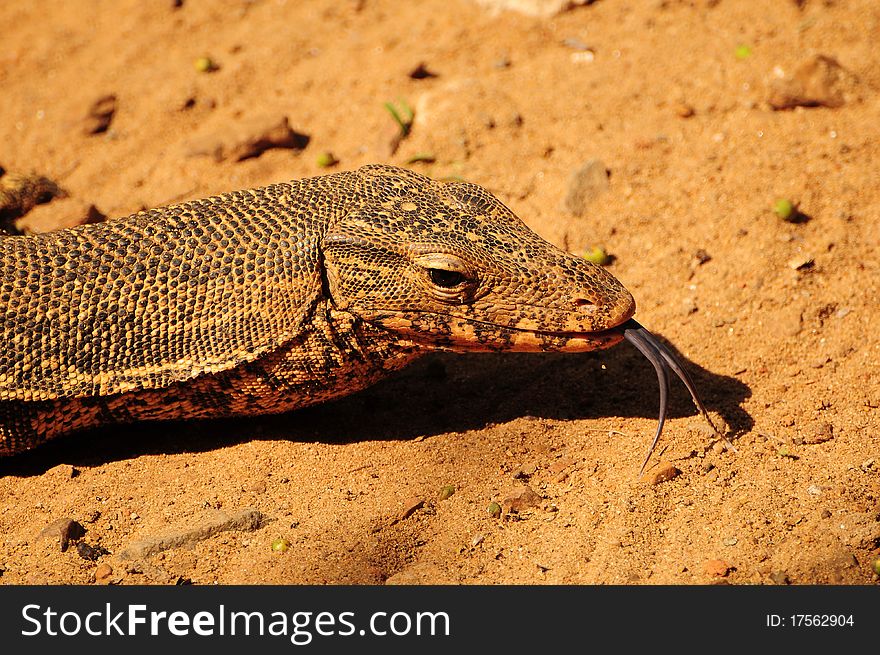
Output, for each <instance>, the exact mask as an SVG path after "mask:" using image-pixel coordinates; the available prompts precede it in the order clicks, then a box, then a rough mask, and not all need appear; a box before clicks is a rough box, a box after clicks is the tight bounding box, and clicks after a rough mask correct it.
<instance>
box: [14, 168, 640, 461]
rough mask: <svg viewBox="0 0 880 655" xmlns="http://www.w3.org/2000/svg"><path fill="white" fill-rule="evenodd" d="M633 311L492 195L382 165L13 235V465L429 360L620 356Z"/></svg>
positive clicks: (332, 389) (623, 297)
mask: <svg viewBox="0 0 880 655" xmlns="http://www.w3.org/2000/svg"><path fill="white" fill-rule="evenodd" d="M438 271H439V273H440V275H439V277H438ZM438 280H439V281H438ZM633 311H634V304H633V301H632V296H631V295H630V294H629V293H628V292H627V291H626V289H624V288H623V286H622V285H621V284H620V283H619V282H618V281H617V280H616V279H615V278H614V277H612V276H611V275H610V274H609V273H608V272H607V271H605V270H604V269H602V268H600V267H597V266H594V265H592V264H590V263H589V262H586V261H584V260H582V259H580V258H577V257H574V256H572V255H570V254H568V253H564V252H563V251H561V250H559V249H557V248H555V247H553V246H552V245H551V244H549V243H547V242H546V241H544V240H543V239H541V238H540V237H538V236H537V235H536V234H535V233H534V232H532V231H531V230H529V229H528V228H527V227H526V226H525V224H524V223H522V221H520V220H519V219H518V218H517V217H516V216H514V215H513V214H512V213H511V212H510V211H509V210H508V209H507V208H506V207H504V206H503V205H502V204H501V203H500V202H498V201H497V200H496V199H495V198H494V197H493V196H492V195H491V194H489V193H488V192H486V191H485V190H483V189H481V188H480V187H478V186H476V185H473V184H466V183H440V182H434V181H432V180H430V179H428V178H426V177H424V176H421V175H418V174H416V173H413V172H411V171H406V170H402V169H397V168H393V167H389V166H382V165H373V166H366V167H363V168H361V169H359V170H358V171H354V172H344V173H338V174H335V175H328V176H323V177H318V178H312V179H308V180H301V181H295V182H290V183H285V184H276V185H272V186H269V187H265V188H261V189H253V190H246V191H238V192H234V193H229V194H225V195H220V196H216V197H213V198H207V199H204V200H197V201H193V202H186V203H182V204H178V205H173V206H169V207H164V208H161V209H153V210H148V211H144V212H140V213H137V214H134V215H132V216H129V217H128V218H122V219H116V220H113V221H108V222H106V223H103V224H99V225H87V226H82V227H78V228H73V229H68V230H61V231H58V232H54V233H49V234H42V235H34V236H0V334H2V335H3V336H4V344H3V348H2V349H0V455H8V454H13V453H15V452H20V451H22V450H27V449H29V448H31V447H33V446H35V445H38V444H40V443H42V442H44V441H46V440H47V439H50V438H52V437H54V436H57V435H60V434H65V433H68V432H72V431H76V430H80V429H83V428H88V427H94V426H100V425H105V424H111V423H126V422H131V421H138V420H159V419H177V418H185V417H190V418H209V417H217V416H234V415H256V414H265V413H277V412H282V411H288V410H291V409H295V408H297V407H303V406H305V405H308V404H313V403H316V402H322V401H324V400H327V399H330V398H333V397H336V396H340V395H344V394H348V393H352V392H354V391H357V390H359V389H361V388H363V387H365V386H367V385H369V384H372V383H373V382H375V381H376V380H378V379H380V378H381V377H383V376H385V375H387V374H388V373H389V372H391V371H393V370H396V369H398V368H400V367H401V366H404V365H405V364H407V363H408V362H410V361H412V359H414V358H415V357H418V356H419V355H421V354H423V353H424V352H426V351H427V350H429V349H446V350H455V351H479V350H512V351H548V350H566V351H584V350H593V349H596V348H604V347H607V346H609V345H613V344H614V343H617V342H618V341H620V339H621V338H622V336H621V333H620V331H619V330H615V329H614V328H616V327H617V326H619V325H620V324H621V323H623V322H624V321H626V320H627V319H628V318H629V317H630V316H631V315H632V313H633Z"/></svg>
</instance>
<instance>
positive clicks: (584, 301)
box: [574, 298, 596, 307]
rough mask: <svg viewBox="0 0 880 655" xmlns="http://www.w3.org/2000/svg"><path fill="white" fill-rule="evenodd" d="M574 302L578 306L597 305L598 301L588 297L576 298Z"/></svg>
mask: <svg viewBox="0 0 880 655" xmlns="http://www.w3.org/2000/svg"><path fill="white" fill-rule="evenodd" d="M574 304H575V305H576V306H577V307H595V306H596V303H594V302H593V301H592V300H587V299H586V298H575V299H574Z"/></svg>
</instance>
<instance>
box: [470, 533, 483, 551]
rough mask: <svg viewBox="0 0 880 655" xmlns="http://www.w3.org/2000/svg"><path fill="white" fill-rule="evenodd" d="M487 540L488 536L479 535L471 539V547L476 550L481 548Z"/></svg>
mask: <svg viewBox="0 0 880 655" xmlns="http://www.w3.org/2000/svg"><path fill="white" fill-rule="evenodd" d="M485 538H486V536H485V535H483V534H478V535H476V536H474V538H473V539H471V546H472V547H474V548H476V547H477V546H479V545H480V544H481V543H483V540H484V539H485Z"/></svg>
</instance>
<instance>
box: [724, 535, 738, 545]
mask: <svg viewBox="0 0 880 655" xmlns="http://www.w3.org/2000/svg"><path fill="white" fill-rule="evenodd" d="M738 542H739V540H738V539H737V538H736V537H728V538H727V539H725V540H724V541H723V542H722V543H723V544H724V545H725V546H736V544H737V543H738Z"/></svg>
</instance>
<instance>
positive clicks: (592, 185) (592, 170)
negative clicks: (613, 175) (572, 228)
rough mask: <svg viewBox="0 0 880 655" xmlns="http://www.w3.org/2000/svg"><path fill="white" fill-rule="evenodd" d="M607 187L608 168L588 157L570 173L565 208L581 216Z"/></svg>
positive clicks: (597, 160) (599, 161)
mask: <svg viewBox="0 0 880 655" xmlns="http://www.w3.org/2000/svg"><path fill="white" fill-rule="evenodd" d="M608 188H609V183H608V169H607V168H605V164H603V163H602V161H601V160H599V159H590V160H589V161H587V162H585V163H584V165H583V166H581V167H580V168H579V169H578V170H576V171H574V172H573V173H572V174H571V177H570V178H569V181H568V191H567V192H566V195H565V209H566V210H568V211H569V212H571V213H572V214H575V215H577V216H583V215H585V214H586V212H587V209H588V208H589V206H590V205H591V204H592V203H593V201H594V200H596V198H598V197H599V196H600V195H602V194H603V193H605V192H606V191H607V190H608Z"/></svg>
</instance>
